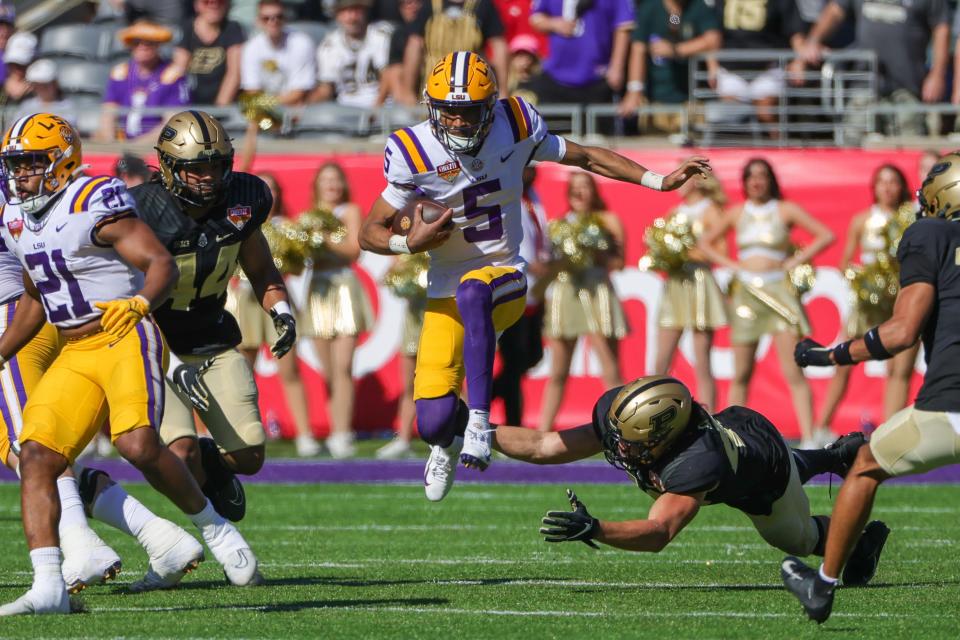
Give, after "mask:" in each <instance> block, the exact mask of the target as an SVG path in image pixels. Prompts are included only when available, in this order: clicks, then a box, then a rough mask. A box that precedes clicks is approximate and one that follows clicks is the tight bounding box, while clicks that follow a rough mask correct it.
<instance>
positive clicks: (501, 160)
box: [500, 149, 516, 162]
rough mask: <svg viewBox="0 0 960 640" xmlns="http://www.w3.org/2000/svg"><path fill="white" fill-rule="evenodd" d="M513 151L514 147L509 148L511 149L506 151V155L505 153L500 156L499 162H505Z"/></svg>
mask: <svg viewBox="0 0 960 640" xmlns="http://www.w3.org/2000/svg"><path fill="white" fill-rule="evenodd" d="M514 151H516V149H511V150H510V153H508V154H507V155H505V156H500V162H506V161H507V160H509V159H510V156H512V155H513V152H514Z"/></svg>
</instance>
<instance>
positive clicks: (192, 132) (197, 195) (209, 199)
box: [154, 110, 233, 207]
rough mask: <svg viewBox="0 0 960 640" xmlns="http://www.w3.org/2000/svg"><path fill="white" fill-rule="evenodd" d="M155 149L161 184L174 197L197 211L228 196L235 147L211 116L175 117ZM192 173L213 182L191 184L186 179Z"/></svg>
mask: <svg viewBox="0 0 960 640" xmlns="http://www.w3.org/2000/svg"><path fill="white" fill-rule="evenodd" d="M154 148H155V149H156V150H157V159H158V160H159V162H160V180H161V181H162V182H163V186H164V187H166V188H167V190H168V191H169V192H170V193H172V194H173V195H174V196H176V197H177V198H179V199H180V200H182V201H184V202H185V203H187V204H188V205H192V206H195V207H209V206H210V205H213V204H216V203H217V202H218V201H219V200H220V199H221V198H222V197H223V196H224V187H225V186H226V185H227V183H228V182H229V181H230V175H231V173H232V172H233V144H232V143H231V142H230V136H228V135H227V131H226V129H224V128H223V125H222V124H220V122H219V121H218V120H217V119H216V118H214V117H213V116H211V115H210V114H209V113H206V112H204V111H197V110H190V111H181V112H180V113H178V114H176V115H174V116H172V117H171V118H170V119H169V120H167V123H166V124H165V125H164V126H163V129H162V130H161V131H160V139H159V141H158V142H157V146H156V147H154ZM217 169H219V175H218V171H217ZM188 171H190V172H191V173H194V172H196V173H206V174H207V175H209V176H211V177H212V178H213V179H212V180H210V181H209V182H203V181H193V182H190V181H188V179H187V178H186V175H185V174H186V173H187V172H188Z"/></svg>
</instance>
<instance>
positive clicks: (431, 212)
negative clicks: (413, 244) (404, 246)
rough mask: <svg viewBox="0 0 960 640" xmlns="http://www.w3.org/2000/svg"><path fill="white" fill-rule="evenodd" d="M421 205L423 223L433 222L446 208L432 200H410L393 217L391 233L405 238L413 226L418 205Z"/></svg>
mask: <svg viewBox="0 0 960 640" xmlns="http://www.w3.org/2000/svg"><path fill="white" fill-rule="evenodd" d="M421 204H422V205H423V221H424V222H434V221H435V220H436V219H437V218H439V217H440V215H441V214H442V213H443V212H444V211H446V210H447V207H446V206H445V205H443V204H440V203H439V202H434V201H433V200H412V201H410V202H409V203H407V206H405V207H404V208H403V209H401V210H400V211H398V212H397V215H395V216H394V217H393V232H394V233H397V234H399V235H401V236H405V235H407V234H408V233H409V232H410V227H412V226H413V216H414V214H415V213H416V211H417V206H418V205H421Z"/></svg>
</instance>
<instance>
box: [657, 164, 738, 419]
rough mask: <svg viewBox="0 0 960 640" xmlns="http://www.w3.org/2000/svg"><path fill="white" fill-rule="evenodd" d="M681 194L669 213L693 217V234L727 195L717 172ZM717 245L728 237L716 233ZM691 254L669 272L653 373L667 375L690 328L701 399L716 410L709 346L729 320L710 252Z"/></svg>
mask: <svg viewBox="0 0 960 640" xmlns="http://www.w3.org/2000/svg"><path fill="white" fill-rule="evenodd" d="M679 193H680V195H681V196H682V197H683V202H682V203H681V204H680V205H678V206H677V207H676V208H675V209H673V211H671V212H670V216H671V217H672V216H677V215H682V216H686V217H687V218H688V219H689V220H690V221H691V230H692V232H693V235H694V237H696V238H700V236H702V235H703V233H704V231H705V230H707V229H709V228H710V227H712V226H714V225H716V224H718V223H719V222H720V219H721V218H722V216H723V209H722V207H723V205H724V204H725V203H726V200H727V198H726V195H725V194H724V193H723V188H722V187H721V186H720V182H719V181H718V180H717V179H716V178H715V177H713V176H710V177H709V178H704V179H702V180H688V181H687V182H686V183H684V185H683V186H682V187H680V189H679ZM714 249H715V250H716V251H718V252H720V253H726V250H727V248H726V240H725V239H724V238H718V239H717V241H716V243H715V244H714ZM688 257H689V262H688V263H687V264H686V265H685V266H684V270H683V271H682V272H680V273H670V274H668V275H667V279H666V281H665V282H664V285H663V296H662V297H661V299H660V310H659V314H658V315H659V318H658V324H659V330H658V332H657V361H656V365H655V366H656V371H655V373H657V374H659V375H666V373H667V371H668V370H669V369H670V364H671V363H672V362H673V356H674V354H675V353H676V350H677V345H678V344H679V343H680V338H681V336H683V332H684V331H686V330H690V331H692V332H693V348H694V362H693V366H694V371H695V372H696V376H697V400H698V401H700V402H701V403H702V404H704V405H706V407H707V408H708V409H713V408H714V407H715V406H716V400H717V384H716V381H715V380H714V379H713V373H712V372H711V371H710V349H711V348H712V346H713V332H714V330H715V329H717V328H719V327H722V326H726V324H727V311H726V303H725V301H724V299H723V294H722V293H721V292H720V287H718V286H717V281H716V280H715V279H714V277H713V272H712V271H711V270H710V262H709V261H708V260H707V257H706V255H704V253H703V252H702V251H700V250H699V249H697V248H695V247H694V248H693V249H691V250H690V251H689V253H688Z"/></svg>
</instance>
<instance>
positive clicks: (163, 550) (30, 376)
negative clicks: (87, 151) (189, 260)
mask: <svg viewBox="0 0 960 640" xmlns="http://www.w3.org/2000/svg"><path fill="white" fill-rule="evenodd" d="M22 294H23V267H22V266H21V265H20V261H19V260H18V259H17V257H16V256H15V255H13V254H12V253H11V252H10V251H8V250H7V248H6V246H5V245H4V244H3V243H2V242H0V300H2V301H3V302H0V333H3V332H4V331H5V330H6V328H7V325H9V324H10V321H11V320H12V319H13V316H14V313H15V310H16V307H17V303H18V300H19V298H20V296H21V295H22ZM62 346H63V344H62V340H61V338H60V335H59V333H58V332H57V329H56V327H54V326H53V325H51V324H49V323H44V325H43V328H42V329H40V331H39V332H38V333H37V335H36V336H34V338H33V339H32V340H30V342H29V343H28V344H27V345H26V346H25V347H24V348H23V349H21V350H20V351H19V352H18V353H17V355H16V356H14V357H12V358H11V359H10V361H9V362H8V363H6V366H5V367H3V369H0V421H2V423H3V427H4V429H3V430H2V431H0V462H2V463H3V464H5V465H6V466H7V467H8V468H9V469H10V470H11V471H14V472H15V473H17V474H19V473H20V458H19V452H20V443H19V437H20V431H21V430H22V428H23V409H24V407H25V406H26V403H27V398H29V397H30V396H32V395H33V390H34V388H36V386H37V383H38V382H39V381H40V378H41V377H42V376H43V374H44V372H45V371H46V370H47V369H48V368H49V367H50V365H51V364H52V363H53V360H54V359H55V358H56V357H57V355H58V354H59V353H60V349H61V348H62ZM75 472H76V475H74V473H75ZM77 476H79V477H80V478H81V481H80V484H79V486H78V484H77ZM57 493H58V495H59V497H60V520H59V523H58V533H59V536H60V549H61V551H62V552H63V564H62V566H61V573H62V574H63V580H64V582H65V583H66V585H67V590H68V591H69V592H70V593H76V592H78V591H81V590H82V589H84V588H85V587H87V586H88V585H91V584H99V583H100V582H104V581H105V580H110V579H112V578H114V577H116V574H117V573H119V571H120V566H121V562H120V556H118V555H117V553H116V552H115V551H114V550H113V549H111V548H110V547H109V546H107V544H106V543H104V542H103V540H101V539H100V537H99V536H98V535H97V534H96V532H95V531H94V530H93V529H91V528H90V525H89V524H88V522H87V516H86V514H85V513H84V503H90V505H91V511H92V514H93V516H94V517H95V518H97V519H98V520H101V521H102V522H106V523H107V524H110V525H112V526H114V527H116V528H118V529H120V530H121V531H123V532H125V533H128V534H130V535H132V536H134V537H135V538H137V541H138V542H140V544H141V545H142V546H143V547H144V549H145V550H146V551H147V554H148V555H149V557H150V565H151V566H152V567H155V570H158V571H159V572H160V573H162V574H164V575H167V576H168V578H169V581H173V580H178V579H179V578H180V577H181V576H182V575H183V573H182V571H181V570H182V569H183V567H184V566H186V564H187V563H188V561H190V560H192V559H193V558H195V557H196V555H197V553H198V552H199V551H201V548H200V545H199V544H198V543H197V541H196V540H194V539H193V538H191V537H190V536H189V534H187V532H186V531H183V530H182V529H180V527H178V526H177V525H175V524H173V523H172V522H170V521H169V520H164V519H163V518H158V517H157V516H156V515H155V514H154V513H153V512H151V511H150V510H149V509H147V508H146V507H145V506H143V504H141V503H140V501H139V500H137V499H136V498H134V497H133V496H131V495H129V494H127V492H126V491H125V490H124V489H123V487H121V486H120V485H118V484H116V483H115V482H113V481H112V480H111V479H110V477H109V476H108V475H107V474H105V473H104V472H102V471H99V470H96V469H82V468H81V467H80V466H79V465H74V467H73V468H72V469H67V470H66V471H65V472H64V473H63V475H61V476H60V478H58V479H57Z"/></svg>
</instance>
